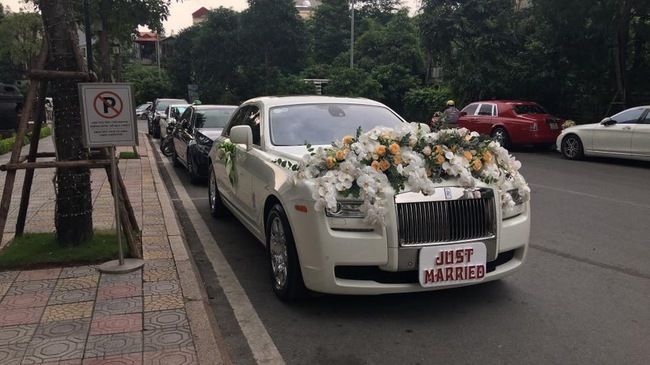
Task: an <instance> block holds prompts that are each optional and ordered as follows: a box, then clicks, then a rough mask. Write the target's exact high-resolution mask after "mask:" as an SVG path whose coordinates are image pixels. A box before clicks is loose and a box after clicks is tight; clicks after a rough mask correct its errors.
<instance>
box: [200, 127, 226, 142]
mask: <svg viewBox="0 0 650 365" xmlns="http://www.w3.org/2000/svg"><path fill="white" fill-rule="evenodd" d="M222 130H223V128H196V132H197V133H201V134H202V135H204V136H206V137H208V138H210V139H211V140H213V141H214V140H215V139H217V137H219V136H220V135H221V131H222Z"/></svg>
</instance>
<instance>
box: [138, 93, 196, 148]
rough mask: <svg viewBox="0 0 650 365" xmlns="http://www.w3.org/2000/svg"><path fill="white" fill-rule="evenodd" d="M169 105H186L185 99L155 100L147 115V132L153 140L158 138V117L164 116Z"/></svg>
mask: <svg viewBox="0 0 650 365" xmlns="http://www.w3.org/2000/svg"><path fill="white" fill-rule="evenodd" d="M169 104H187V100H185V99H162V98H160V99H156V100H155V101H154V102H153V106H152V107H151V110H150V111H149V114H148V115H147V132H148V133H149V134H150V135H152V136H153V137H154V138H160V117H161V116H164V115H165V111H166V110H167V107H168V106H169Z"/></svg>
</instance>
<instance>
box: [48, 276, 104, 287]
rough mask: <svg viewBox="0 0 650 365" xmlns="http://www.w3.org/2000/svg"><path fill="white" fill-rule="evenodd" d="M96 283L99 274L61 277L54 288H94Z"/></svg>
mask: <svg viewBox="0 0 650 365" xmlns="http://www.w3.org/2000/svg"><path fill="white" fill-rule="evenodd" d="M97 283H99V274H95V275H88V276H80V277H76V278H68V279H61V280H59V282H58V283H57V284H56V287H55V290H72V289H88V288H96V287H97Z"/></svg>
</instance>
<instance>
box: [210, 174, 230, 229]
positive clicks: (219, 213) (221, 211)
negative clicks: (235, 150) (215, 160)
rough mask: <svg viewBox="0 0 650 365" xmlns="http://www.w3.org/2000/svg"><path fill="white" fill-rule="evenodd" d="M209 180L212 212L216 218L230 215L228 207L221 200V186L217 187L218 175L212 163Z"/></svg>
mask: <svg viewBox="0 0 650 365" xmlns="http://www.w3.org/2000/svg"><path fill="white" fill-rule="evenodd" d="M209 176H210V177H209V180H208V201H209V202H210V214H212V216H213V217H215V218H223V217H225V216H227V215H228V213H229V211H228V208H226V206H225V205H224V204H223V201H222V200H221V194H219V188H218V187H217V175H215V172H214V169H213V168H212V165H210V175H209Z"/></svg>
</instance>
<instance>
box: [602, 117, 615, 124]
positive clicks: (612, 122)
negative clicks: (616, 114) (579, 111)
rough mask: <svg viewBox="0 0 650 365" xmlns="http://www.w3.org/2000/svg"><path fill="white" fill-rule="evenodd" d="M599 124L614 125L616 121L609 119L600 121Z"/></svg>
mask: <svg viewBox="0 0 650 365" xmlns="http://www.w3.org/2000/svg"><path fill="white" fill-rule="evenodd" d="M600 124H602V125H604V126H608V125H612V124H616V121H615V120H614V119H612V118H610V117H607V118H604V119H603V120H601V121H600Z"/></svg>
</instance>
